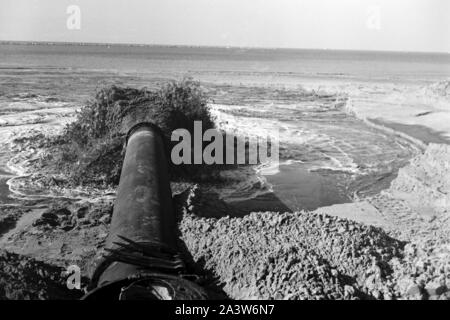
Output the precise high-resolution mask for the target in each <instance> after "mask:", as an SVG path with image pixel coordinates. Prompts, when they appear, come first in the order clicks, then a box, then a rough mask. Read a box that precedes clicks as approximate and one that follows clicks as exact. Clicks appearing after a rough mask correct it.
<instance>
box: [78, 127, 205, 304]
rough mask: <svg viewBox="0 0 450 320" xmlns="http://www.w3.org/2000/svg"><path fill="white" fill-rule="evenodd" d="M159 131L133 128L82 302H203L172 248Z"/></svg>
mask: <svg viewBox="0 0 450 320" xmlns="http://www.w3.org/2000/svg"><path fill="white" fill-rule="evenodd" d="M163 139H164V138H163V135H162V133H161V131H160V129H159V128H158V127H157V126H155V125H154V124H151V123H140V124H138V125H135V126H134V127H132V128H131V129H130V131H129V133H128V135H127V141H126V153H125V158H124V162H123V167H122V173H121V176H120V183H119V187H118V190H117V198H116V201H115V204H114V211H113V216H112V221H111V227H110V232H109V235H108V238H107V240H106V244H105V250H106V252H107V254H106V255H105V257H104V259H103V260H102V262H101V263H100V264H99V265H98V267H97V268H96V271H95V273H94V275H93V278H92V286H93V287H95V288H96V289H94V290H93V291H91V292H90V293H89V294H88V295H87V296H86V297H85V299H162V300H165V299H205V298H206V294H205V292H204V291H203V290H202V289H201V288H200V287H199V286H197V285H196V284H195V283H193V282H191V281H189V280H187V279H186V277H183V274H184V273H185V265H184V263H183V261H182V259H181V257H180V255H179V254H178V251H177V245H176V223H175V215H174V210H173V205H172V192H171V189H170V180H169V173H168V161H167V157H166V151H165V148H164V140H163Z"/></svg>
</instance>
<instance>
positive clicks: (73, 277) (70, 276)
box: [65, 265, 81, 290]
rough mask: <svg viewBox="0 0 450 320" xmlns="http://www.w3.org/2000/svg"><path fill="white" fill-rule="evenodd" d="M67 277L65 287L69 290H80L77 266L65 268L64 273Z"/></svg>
mask: <svg viewBox="0 0 450 320" xmlns="http://www.w3.org/2000/svg"><path fill="white" fill-rule="evenodd" d="M65 274H66V276H67V280H66V286H67V289H69V290H73V289H76V290H80V289H81V269H80V267H79V266H77V265H70V266H68V267H67V269H66V272H65Z"/></svg>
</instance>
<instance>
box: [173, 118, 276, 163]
mask: <svg viewBox="0 0 450 320" xmlns="http://www.w3.org/2000/svg"><path fill="white" fill-rule="evenodd" d="M171 141H173V142H178V143H177V144H176V145H175V146H174V147H173V148H172V151H171V160H172V163H173V164H175V165H181V164H207V165H212V164H261V163H271V165H275V166H276V165H278V162H279V134H278V132H277V131H274V132H271V135H270V137H269V136H266V137H259V136H251V137H239V139H237V138H236V137H235V136H233V135H229V134H223V133H222V132H220V131H218V130H216V129H207V130H205V131H204V132H203V129H202V122H201V121H194V134H193V136H192V135H191V132H189V131H188V130H187V129H177V130H175V131H173V132H172V136H171Z"/></svg>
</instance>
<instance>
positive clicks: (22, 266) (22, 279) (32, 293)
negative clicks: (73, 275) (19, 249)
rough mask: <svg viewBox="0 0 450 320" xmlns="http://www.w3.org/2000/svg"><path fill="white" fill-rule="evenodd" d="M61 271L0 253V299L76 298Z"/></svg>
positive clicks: (50, 266)
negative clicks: (68, 287)
mask: <svg viewBox="0 0 450 320" xmlns="http://www.w3.org/2000/svg"><path fill="white" fill-rule="evenodd" d="M66 278H67V277H66V276H65V275H64V269H63V268H60V267H56V266H52V265H49V264H46V263H44V262H40V261H37V260H34V259H31V258H28V257H24V256H20V255H17V254H14V253H10V252H5V251H0V300H5V299H6V300H23V299H27V300H28V299H31V300H38V299H39V300H48V299H77V298H79V297H81V295H82V292H81V291H78V290H69V289H67V286H66V280H65V279H66Z"/></svg>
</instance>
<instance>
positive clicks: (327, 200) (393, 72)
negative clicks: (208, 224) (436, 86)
mask: <svg viewBox="0 0 450 320" xmlns="http://www.w3.org/2000/svg"><path fill="white" fill-rule="evenodd" d="M184 75H192V76H194V77H195V78H196V79H199V80H201V81H202V84H203V86H204V88H205V90H207V92H208V94H209V95H210V96H211V98H212V100H213V101H212V108H213V112H214V114H215V115H216V116H217V117H218V122H219V123H220V124H221V127H223V128H224V129H226V130H228V131H232V132H235V133H237V134H239V135H240V136H248V135H267V134H269V135H270V133H271V132H272V133H273V132H275V131H276V132H279V134H280V147H281V148H280V151H281V153H280V160H281V165H280V167H279V171H278V172H277V173H276V174H270V175H269V174H265V173H264V170H263V171H261V174H262V176H261V178H262V179H265V183H267V184H268V185H270V188H268V190H269V191H267V190H265V189H264V190H262V187H261V184H259V183H254V181H253V180H249V181H248V183H247V184H246V183H241V184H239V186H236V187H237V188H236V190H235V193H234V194H233V196H232V197H228V196H224V198H225V199H229V200H230V201H232V200H233V199H236V198H240V200H241V201H242V199H247V200H250V201H253V204H257V205H258V206H259V207H261V209H264V208H267V209H269V207H270V206H271V205H274V206H276V207H279V208H280V210H282V209H284V208H285V207H288V208H290V209H292V210H297V209H314V208H317V207H319V206H324V205H330V204H333V203H342V202H347V201H351V199H352V198H353V197H355V196H358V197H364V196H366V195H371V194H374V193H377V192H378V191H379V190H381V189H383V188H386V187H387V186H389V183H390V181H391V180H392V179H393V178H394V177H395V175H396V172H397V170H398V168H400V167H402V166H403V165H405V164H406V162H407V161H408V160H409V159H410V158H411V157H412V156H413V155H414V154H416V153H417V151H418V150H417V148H416V147H415V146H414V145H413V144H411V142H409V141H408V140H405V139H402V138H401V137H398V136H394V135H391V134H388V133H384V132H382V131H379V130H377V129H374V128H371V127H370V126H368V125H367V124H366V123H364V122H363V121H360V120H358V119H356V118H355V117H354V116H352V115H349V114H348V110H347V109H346V104H347V101H348V100H347V99H351V100H352V111H362V112H363V115H364V116H370V117H372V118H376V117H377V116H379V115H381V116H382V117H385V118H386V117H388V116H390V115H391V114H395V115H396V119H395V120H397V118H399V119H401V118H402V116H403V115H408V116H409V114H410V113H412V114H413V115H414V114H417V113H423V112H428V111H429V110H432V111H433V112H434V113H431V116H433V114H436V112H440V111H442V110H444V109H445V108H446V107H447V106H448V104H447V98H446V97H442V96H439V97H438V96H434V95H433V96H431V98H430V96H428V95H427V97H428V98H427V100H424V99H422V98H421V97H422V96H423V95H421V93H418V94H416V95H417V97H415V96H414V97H413V95H411V92H422V91H418V90H419V89H420V90H422V89H424V90H425V89H426V88H428V87H429V86H430V85H432V84H433V83H435V82H437V81H442V80H445V79H447V78H448V77H449V75H450V55H446V54H399V53H370V52H351V51H349V52H347V51H314V50H265V49H261V50H260V49H255V50H247V49H223V48H170V47H115V46H112V47H102V46H65V45H61V46H45V45H39V46H26V45H4V44H0V127H3V128H7V129H8V130H9V131H11V132H12V131H14V130H17V131H20V130H21V128H22V126H23V125H24V124H25V123H27V124H31V125H33V124H34V125H35V128H36V129H38V130H39V126H40V124H44V123H46V121H47V120H48V118H49V115H48V114H47V113H46V112H40V111H41V110H44V109H46V110H55V109H56V108H61V107H66V108H72V109H74V110H75V109H76V108H78V107H80V106H82V105H83V103H84V102H85V101H86V100H87V99H89V98H90V97H92V95H93V94H94V91H95V90H96V88H99V87H103V86H105V85H110V84H117V85H129V86H137V87H142V86H147V87H155V86H157V85H158V84H159V83H160V82H161V81H166V80H167V79H174V78H181V77H182V76H184ZM304 87H306V88H312V89H314V90H315V92H316V93H318V94H317V95H316V96H308V95H305V91H304V90H303V88H304ZM325 91H328V92H330V91H331V92H335V93H337V94H334V95H330V94H324V93H323V92H325ZM424 92H425V91H424ZM427 94H428V93H427ZM413 98H414V99H413ZM441 98H442V99H441ZM411 110H412V111H411ZM394 111H395V112H394ZM356 113H358V112H356ZM53 116H54V115H53ZM431 116H429V115H425V116H424V117H421V119H420V121H422V120H423V121H426V120H427V117H431ZM437 117H439V115H438V116H437ZM61 119H63V118H62V116H61ZM414 119H416V118H414ZM417 119H418V118H417ZM417 119H416V121H418V120H417ZM61 121H62V120H61ZM429 123H431V122H428V123H427V125H428V124H429ZM2 147H5V146H2ZM4 163H5V162H4V161H3V162H2V164H4ZM0 169H1V168H0ZM4 169H5V167H4V166H3V170H4ZM6 179H7V177H5V175H3V176H2V175H1V173H0V203H2V202H3V203H5V202H8V201H10V199H9V198H8V192H9V191H8V188H7V186H6V184H5V183H4V182H5V181H6ZM266 187H267V186H265V188H266ZM239 195H241V197H240V196H239ZM246 205H249V204H248V202H247V204H246Z"/></svg>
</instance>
